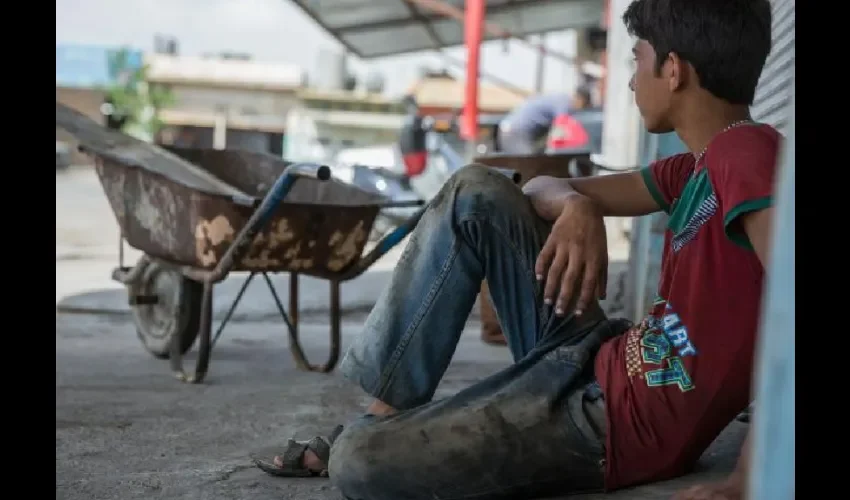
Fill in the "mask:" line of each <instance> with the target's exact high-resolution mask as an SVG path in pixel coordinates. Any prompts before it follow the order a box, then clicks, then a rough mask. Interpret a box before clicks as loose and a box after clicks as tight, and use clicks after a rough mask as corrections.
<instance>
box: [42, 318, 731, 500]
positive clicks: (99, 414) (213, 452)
mask: <svg viewBox="0 0 850 500" xmlns="http://www.w3.org/2000/svg"><path fill="white" fill-rule="evenodd" d="M302 332H303V333H302V338H303V342H304V344H305V349H306V351H307V353H308V355H309V356H311V357H312V358H313V359H316V360H319V359H321V358H324V356H325V355H326V353H327V351H326V349H327V325H321V324H306V325H304V326H302ZM359 333H360V323H357V322H348V323H345V324H344V328H343V346H347V345H349V344H350V342H351V340H352V339H353V338H354V336H355V335H358V334H359ZM285 339H286V336H285V334H284V332H283V329H282V328H281V326H280V325H279V324H278V323H272V322H243V323H236V324H234V325H233V326H232V327H230V328H229V330H228V331H227V332H226V334H225V335H224V336H223V337H222V339H221V341H220V342H219V343H218V344H217V345H216V350H215V351H214V353H213V357H212V362H211V365H210V374H209V376H208V378H207V381H206V383H205V384H203V385H186V384H183V383H181V382H178V381H177V380H175V379H174V378H173V377H172V376H171V375H170V373H169V371H168V363H167V362H165V361H160V360H156V359H154V358H153V357H151V356H150V355H148V354H147V353H146V352H145V351H144V349H143V348H142V346H141V344H140V343H139V341H138V339H136V336H135V333H134V331H133V327H132V324H131V323H130V322H129V321H127V319H126V318H124V317H115V316H105V315H89V314H62V313H59V314H57V316H56V498H57V499H62V500H93V499H116V500H117V499H120V500H135V499H139V500H142V499H144V500H150V499H153V498H155V499H173V500H201V499H202V500H227V499H252V500H273V499H274V500H280V499H292V500H340V498H341V497H340V496H339V494H338V492H336V491H335V490H334V489H332V488H331V487H330V485H329V483H328V481H327V480H324V479H281V478H274V477H270V476H267V475H265V474H263V473H262V472H260V471H259V470H258V469H255V468H254V467H252V465H251V462H250V458H249V457H250V454H251V453H253V452H255V451H257V450H260V449H263V448H266V447H268V446H270V445H275V444H283V443H285V441H286V439H287V438H288V437H290V436H295V437H299V438H308V437H310V436H312V435H314V434H316V433H326V432H328V431H329V430H330V429H332V428H333V426H334V425H336V424H337V423H340V422H343V423H344V422H345V421H346V420H348V419H349V418H352V417H353V416H355V415H357V413H358V412H359V411H360V409H361V408H362V407H363V405H364V404H365V403H366V401H367V399H366V398H365V397H364V396H363V395H362V394H361V393H360V392H359V391H358V390H356V389H354V388H353V387H352V386H351V385H350V384H349V383H348V382H346V381H345V380H344V379H343V378H342V377H341V376H340V375H339V374H338V373H333V374H329V375H324V374H315V373H306V372H301V371H298V370H297V369H296V368H295V367H294V364H293V362H292V359H291V357H290V355H289V352H288V349H287V345H286V340H285ZM189 358H190V359H187V364H188V363H191V362H192V361H193V359H194V351H193V352H192V353H190V354H189ZM508 363H510V356H509V354H508V351H507V349H505V348H499V347H491V346H486V345H483V344H482V343H481V342H480V341H479V339H478V328H477V325H476V324H474V323H470V325H468V328H467V331H466V332H465V333H464V335H463V336H462V339H461V343H460V345H459V347H458V350H457V353H456V355H455V358H454V360H453V361H452V364H451V366H450V368H449V370H448V372H447V374H446V377H445V379H444V381H443V384H442V385H441V387H440V389H439V391H438V393H437V396H436V397H438V398H441V397H445V396H448V395H450V394H453V393H455V392H457V391H458V390H460V389H462V388H464V387H466V386H468V385H469V384H471V383H474V382H475V381H477V380H480V379H482V378H483V377H486V376H487V375H489V374H491V373H494V372H495V371H497V370H499V369H501V368H502V367H504V366H506V365H507V364H508ZM189 366H191V365H189ZM745 429H746V425H745V424H741V423H738V422H733V423H732V424H731V425H730V427H729V428H728V429H727V430H726V431H725V432H724V433H723V434H722V435H721V437H720V438H719V439H718V440H717V441H716V442H715V443H714V444H713V445H712V447H711V448H710V449H709V450H708V452H707V453H706V454H705V455H704V456H703V458H702V460H701V461H700V466H699V469H698V472H697V473H695V474H692V475H690V476H686V477H684V478H681V479H678V480H675V481H669V482H665V483H659V484H654V485H649V486H644V487H641V488H636V489H630V490H624V491H621V492H617V493H615V494H612V495H584V496H578V497H571V498H577V499H584V500H602V499H611V500H644V499H653V500H655V499H659V500H660V499H668V498H670V495H671V494H672V492H673V491H676V490H677V489H679V488H681V487H682V486H683V485H686V484H691V483H693V482H695V481H705V480H713V479H719V478H722V477H724V476H725V474H727V473H728V471H729V470H731V468H732V466H733V465H734V461H735V457H736V456H737V451H738V449H739V446H740V443H741V440H742V439H743V435H742V434H743V432H744V430H745Z"/></svg>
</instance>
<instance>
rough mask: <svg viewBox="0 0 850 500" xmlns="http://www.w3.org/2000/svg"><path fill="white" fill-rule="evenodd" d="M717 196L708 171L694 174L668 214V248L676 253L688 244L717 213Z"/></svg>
mask: <svg viewBox="0 0 850 500" xmlns="http://www.w3.org/2000/svg"><path fill="white" fill-rule="evenodd" d="M718 208H719V204H718V201H717V195H716V194H715V193H714V189H713V188H712V186H711V181H710V179H709V178H708V170H707V169H705V168H703V169H701V170H700V171H698V172H695V173H694V174H693V176H692V177H691V178H690V179H689V180H688V182H687V184H685V187H684V189H682V195H681V196H680V198H679V199H678V200H676V202H675V204H674V205H673V209H672V212H671V214H670V220H669V222H668V223H667V227H668V228H669V229H670V230H671V231H672V232H673V239H672V241H671V243H670V246H671V248H672V250H673V252H676V253H678V252H679V251H680V250H681V249H682V248H684V247H685V245H687V244H688V243H690V242H691V241H692V240H693V239H694V238H695V237H696V236H697V234H698V233H699V230H700V228H702V227H703V226H704V225H705V223H706V222H708V221H709V219H711V217H713V216H714V214H716V213H717V209H718Z"/></svg>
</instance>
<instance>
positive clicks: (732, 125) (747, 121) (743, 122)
mask: <svg viewBox="0 0 850 500" xmlns="http://www.w3.org/2000/svg"><path fill="white" fill-rule="evenodd" d="M750 123H754V122H753V120H751V119H749V118H745V119H743V120H738V121H735V122H732V123H730V124H729V125H727V126H726V128H724V129H723V130H721V131H720V132H718V133H717V135H715V137H717V136H718V135H720V134H722V133H724V132H726V131H729V130H731V129H733V128H735V127H740V126H741V125H747V124H750ZM709 144H711V143H710V142H709ZM709 144H706V146H705V147H704V148H702V151H700V152H699V154H698V155H697V156H696V161H695V162H694V165H697V164H699V162H700V160H702V157H703V156H704V155H705V152H706V151H708V146H709Z"/></svg>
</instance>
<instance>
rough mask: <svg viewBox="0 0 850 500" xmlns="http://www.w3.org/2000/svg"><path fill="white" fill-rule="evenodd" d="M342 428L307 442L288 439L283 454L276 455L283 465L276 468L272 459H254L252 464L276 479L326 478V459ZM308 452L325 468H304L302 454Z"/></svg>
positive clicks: (338, 427)
mask: <svg viewBox="0 0 850 500" xmlns="http://www.w3.org/2000/svg"><path fill="white" fill-rule="evenodd" d="M342 429H343V427H342V426H341V425H338V426H337V427H336V428H335V429H334V430H333V432H331V434H330V435H329V436H328V437H327V438H323V437H321V436H316V437H314V438H313V439H311V440H309V441H295V440H294V439H290V440H289V441H287V443H286V448H285V449H284V450H283V453H278V454H277V455H278V456H280V457H281V458H282V459H283V465H282V466H277V465H275V463H274V458H272V459H271V460H264V459H261V458H254V459H253V460H254V464H255V465H256V466H257V467H258V468H259V469H260V470H261V471H263V472H265V473H266V474H270V475H272V476H278V477H328V469H327V466H328V459H329V458H330V454H331V446H332V445H333V443H334V441H335V440H336V438H337V437H338V436H339V435H340V434H341V433H342ZM307 450H310V451H312V452H313V453H315V454H316V456H317V457H318V458H319V460H321V461H322V463H323V464H324V466H325V468H324V469H322V470H321V471H314V470H311V469H308V468H306V467H304V453H305V452H306V451H307Z"/></svg>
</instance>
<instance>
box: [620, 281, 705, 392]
mask: <svg viewBox="0 0 850 500" xmlns="http://www.w3.org/2000/svg"><path fill="white" fill-rule="evenodd" d="M626 335H627V338H626V353H627V355H626V371H627V373H628V375H629V376H630V377H632V376H640V377H641V378H643V379H644V381H646V385H647V386H649V387H664V386H668V385H676V386H677V387H678V388H679V390H681V391H682V392H687V391H690V390H691V389H693V388H694V384H693V381H692V380H691V377H690V375H689V374H688V371H687V369H685V364H684V362H683V360H682V358H685V357H687V356H696V355H697V350H696V347H695V346H694V344H693V342H691V340H690V338H689V337H688V328H687V326H685V324H684V323H683V322H682V320H681V318H679V315H678V314H676V312H675V311H674V310H673V307H672V306H671V305H670V303H668V302H667V301H665V300H664V299H662V298H660V297H659V298H657V299H655V303H654V304H653V308H652V313H650V315H649V316H647V318H646V319H645V320H644V321H643V323H641V324H640V325H639V326H637V327H635V328H633V329H632V330H630V331H629V332H628V333H627V334H626Z"/></svg>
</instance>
